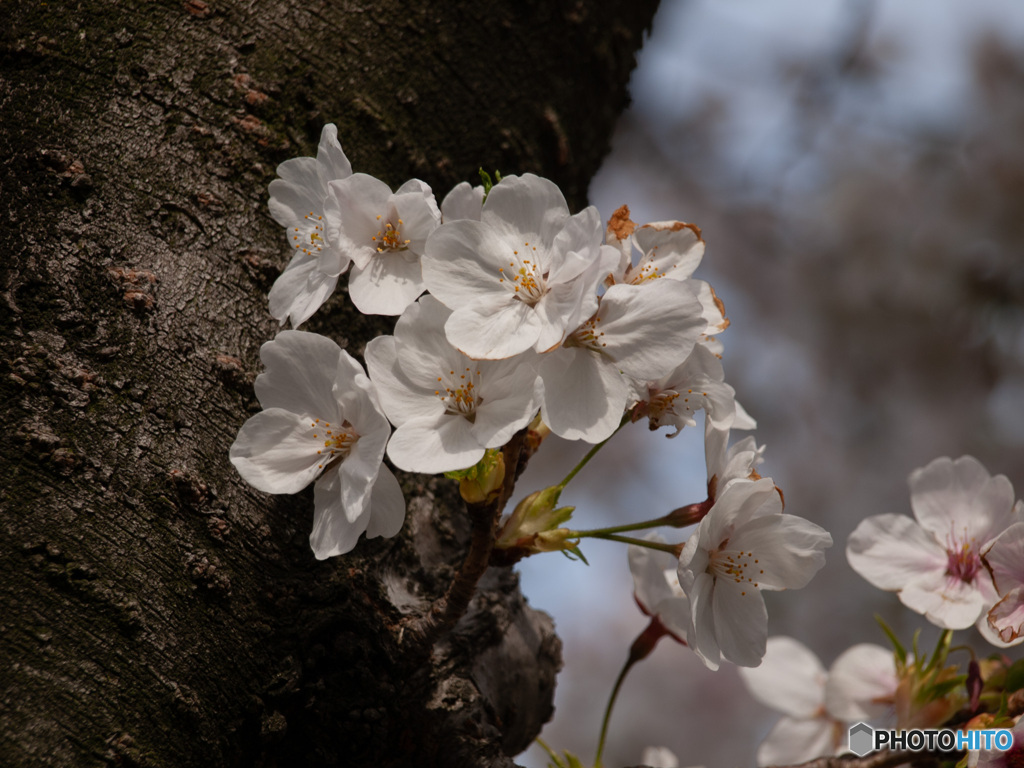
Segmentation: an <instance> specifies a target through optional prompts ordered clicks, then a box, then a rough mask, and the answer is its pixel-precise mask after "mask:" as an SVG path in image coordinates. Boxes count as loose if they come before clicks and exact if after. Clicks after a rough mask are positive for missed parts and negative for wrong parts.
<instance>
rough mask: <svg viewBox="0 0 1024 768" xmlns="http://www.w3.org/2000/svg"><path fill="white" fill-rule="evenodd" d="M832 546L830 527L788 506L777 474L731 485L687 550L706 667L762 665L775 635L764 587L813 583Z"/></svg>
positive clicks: (684, 563) (696, 646) (695, 626)
mask: <svg viewBox="0 0 1024 768" xmlns="http://www.w3.org/2000/svg"><path fill="white" fill-rule="evenodd" d="M830 546H832V537H831V536H830V535H829V534H828V532H827V531H825V530H823V529H822V528H820V527H818V526H817V525H814V524H813V523H811V522H809V521H807V520H804V519H803V518H800V517H796V516H795V515H788V514H784V513H783V512H782V499H781V498H780V496H779V493H778V490H777V489H776V488H775V484H774V483H773V482H772V480H771V479H770V478H764V479H761V480H755V481H740V480H736V481H733V482H732V483H730V484H729V485H728V486H727V487H725V489H724V490H722V491H721V492H720V493H719V495H718V497H717V500H716V501H715V503H714V506H712V507H711V510H710V512H708V514H707V516H706V517H704V519H703V520H701V521H700V524H699V525H698V527H697V530H696V531H695V532H694V533H693V534H692V535H691V536H690V538H689V539H688V540H687V542H686V545H685V546H684V547H683V551H682V554H681V555H680V557H679V583H680V585H681V586H682V588H683V592H684V593H685V594H686V595H687V596H688V597H689V599H690V623H689V626H688V627H687V632H686V639H687V642H688V643H689V645H690V647H691V648H693V650H694V651H695V652H696V654H697V656H698V657H700V659H701V661H703V662H704V664H705V666H707V667H708V668H709V669H717V668H718V667H719V665H720V664H721V662H722V661H723V660H725V661H730V662H732V663H733V664H737V665H739V666H744V667H754V666H757V665H758V664H759V663H760V662H761V658H762V657H763V656H764V653H765V643H766V640H767V638H768V613H767V611H766V609H765V604H764V598H763V597H762V595H761V590H782V589H800V588H801V587H804V586H806V585H807V583H808V582H809V581H810V580H811V578H812V577H813V576H814V574H815V573H817V572H818V570H820V569H821V567H822V566H823V565H824V564H825V555H824V550H825V549H826V548H828V547H830Z"/></svg>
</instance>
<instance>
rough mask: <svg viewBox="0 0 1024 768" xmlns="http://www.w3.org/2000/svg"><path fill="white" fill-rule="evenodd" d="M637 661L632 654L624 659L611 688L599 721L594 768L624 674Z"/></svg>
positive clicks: (602, 746) (605, 736)
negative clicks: (599, 731) (610, 693)
mask: <svg viewBox="0 0 1024 768" xmlns="http://www.w3.org/2000/svg"><path fill="white" fill-rule="evenodd" d="M636 662H637V659H636V658H635V657H634V656H633V654H630V655H629V658H628V659H626V663H625V664H624V665H623V667H622V671H620V672H619V676H618V678H616V680H615V685H614V686H613V687H612V695H611V696H609V697H608V706H606V707H605V710H604V719H603V720H602V721H601V735H600V736H599V737H598V739H597V754H596V755H595V756H594V768H601V753H602V752H604V742H605V739H606V738H607V736H608V721H609V720H611V717H612V709H614V707H615V699H616V698H618V696H619V688H621V687H622V681H623V680H625V679H626V674H627V673H628V672H629V670H630V669H632V667H633V665H634V664H636Z"/></svg>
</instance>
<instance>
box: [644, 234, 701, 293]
mask: <svg viewBox="0 0 1024 768" xmlns="http://www.w3.org/2000/svg"><path fill="white" fill-rule="evenodd" d="M633 237H634V238H635V239H636V244H637V246H638V247H639V248H640V250H641V251H642V252H643V253H644V255H645V262H646V263H647V264H649V265H650V266H651V271H655V270H656V271H657V274H658V275H660V276H663V277H668V278H670V279H672V280H685V279H687V278H689V277H690V275H692V274H693V272H694V270H695V269H697V267H698V266H700V261H701V258H702V257H703V256H704V241H703V239H701V235H700V230H699V229H698V228H697V227H695V226H694V225H693V224H686V223H684V222H681V221H656V222H652V223H650V224H644V225H643V226H642V227H639V228H637V230H636V232H635V233H634V234H633Z"/></svg>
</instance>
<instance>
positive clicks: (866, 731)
mask: <svg viewBox="0 0 1024 768" xmlns="http://www.w3.org/2000/svg"><path fill="white" fill-rule="evenodd" d="M874 737H875V729H874V728H872V727H871V726H870V725H868V724H867V723H857V724H856V725H853V726H851V727H850V751H851V752H853V754H855V755H857V757H864V755H866V754H867V753H868V752H870V751H871V747H872V745H873V744H874V741H875V738H874Z"/></svg>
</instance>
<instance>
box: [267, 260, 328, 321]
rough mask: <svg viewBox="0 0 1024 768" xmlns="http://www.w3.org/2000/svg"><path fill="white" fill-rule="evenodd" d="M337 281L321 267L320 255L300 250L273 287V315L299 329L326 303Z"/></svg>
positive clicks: (271, 309)
mask: <svg viewBox="0 0 1024 768" xmlns="http://www.w3.org/2000/svg"><path fill="white" fill-rule="evenodd" d="M337 284H338V278H337V276H335V277H331V276H330V275H327V274H324V273H323V272H321V271H320V270H319V268H318V259H317V257H316V256H312V255H310V254H306V253H297V254H295V256H293V257H292V260H291V261H290V262H289V263H288V266H287V267H285V270H284V272H282V273H281V275H280V276H279V277H278V278H277V280H275V281H274V285H273V286H271V288H270V294H269V295H268V297H267V298H268V299H269V303H270V314H271V316H272V317H273V318H274V319H275V320H277V321H278V322H279V323H282V324H283V323H284V321H285V320H288V319H290V320H291V324H292V328H297V327H298V326H300V325H302V323H304V322H306V321H307V320H308V319H309V318H310V317H312V316H313V313H314V312H316V311H317V310H318V309H320V307H321V306H323V304H324V302H325V301H327V299H328V298H330V296H331V294H332V293H333V292H334V287H335V286H336V285H337Z"/></svg>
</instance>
